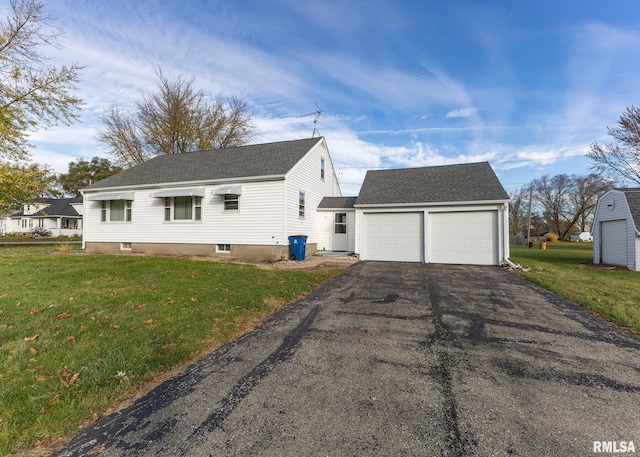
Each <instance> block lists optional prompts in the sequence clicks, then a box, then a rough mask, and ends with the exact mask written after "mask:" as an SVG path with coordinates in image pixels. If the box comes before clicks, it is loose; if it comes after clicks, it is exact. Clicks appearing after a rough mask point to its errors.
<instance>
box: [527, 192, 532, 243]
mask: <svg viewBox="0 0 640 457" xmlns="http://www.w3.org/2000/svg"><path fill="white" fill-rule="evenodd" d="M532 204H533V185H532V186H531V187H529V218H528V219H529V220H528V222H527V245H528V246H529V248H531V247H532V246H533V243H532V242H531V205H532Z"/></svg>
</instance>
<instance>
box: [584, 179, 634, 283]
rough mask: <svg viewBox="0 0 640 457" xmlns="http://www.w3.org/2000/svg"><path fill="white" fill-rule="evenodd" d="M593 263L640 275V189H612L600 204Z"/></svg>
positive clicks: (594, 235)
mask: <svg viewBox="0 0 640 457" xmlns="http://www.w3.org/2000/svg"><path fill="white" fill-rule="evenodd" d="M593 263H597V264H598V263H604V264H608V265H618V266H622V267H627V268H628V269H629V270H635V271H640V188H634V189H611V190H609V191H608V192H606V193H605V194H604V195H602V197H600V199H599V200H598V204H597V206H596V212H595V215H594V221H593Z"/></svg>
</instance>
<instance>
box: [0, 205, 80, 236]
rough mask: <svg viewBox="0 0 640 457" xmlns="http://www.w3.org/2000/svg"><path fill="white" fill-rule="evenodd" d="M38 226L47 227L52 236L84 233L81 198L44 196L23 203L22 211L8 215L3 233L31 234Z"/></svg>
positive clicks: (0, 227)
mask: <svg viewBox="0 0 640 457" xmlns="http://www.w3.org/2000/svg"><path fill="white" fill-rule="evenodd" d="M36 227H42V228H45V229H47V230H48V231H49V232H50V233H51V236H74V235H82V199H81V198H42V199H39V200H37V201H35V202H33V203H29V204H25V205H23V208H22V211H18V212H16V213H13V214H11V215H10V216H8V217H6V218H5V220H4V223H3V224H0V230H2V233H1V234H3V235H4V234H5V233H17V234H22V235H29V234H30V233H31V232H33V229H34V228H36Z"/></svg>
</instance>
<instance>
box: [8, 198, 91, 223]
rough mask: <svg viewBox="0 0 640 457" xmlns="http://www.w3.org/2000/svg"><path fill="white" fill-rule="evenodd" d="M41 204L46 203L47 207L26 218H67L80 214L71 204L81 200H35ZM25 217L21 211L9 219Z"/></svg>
mask: <svg viewBox="0 0 640 457" xmlns="http://www.w3.org/2000/svg"><path fill="white" fill-rule="evenodd" d="M37 201H39V202H42V203H48V204H49V206H47V207H45V208H42V209H41V210H40V211H38V212H36V213H34V214H28V215H27V216H28V217H32V218H38V217H47V216H69V217H79V216H80V214H78V212H77V211H76V210H75V208H74V207H73V206H71V204H72V203H82V199H81V198H43V199H39V200H37ZM23 216H25V214H24V212H23V211H19V212H17V213H14V214H12V215H11V216H10V217H14V218H15V217H23Z"/></svg>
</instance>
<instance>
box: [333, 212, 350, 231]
mask: <svg viewBox="0 0 640 457" xmlns="http://www.w3.org/2000/svg"><path fill="white" fill-rule="evenodd" d="M335 233H347V213H336V215H335Z"/></svg>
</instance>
